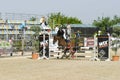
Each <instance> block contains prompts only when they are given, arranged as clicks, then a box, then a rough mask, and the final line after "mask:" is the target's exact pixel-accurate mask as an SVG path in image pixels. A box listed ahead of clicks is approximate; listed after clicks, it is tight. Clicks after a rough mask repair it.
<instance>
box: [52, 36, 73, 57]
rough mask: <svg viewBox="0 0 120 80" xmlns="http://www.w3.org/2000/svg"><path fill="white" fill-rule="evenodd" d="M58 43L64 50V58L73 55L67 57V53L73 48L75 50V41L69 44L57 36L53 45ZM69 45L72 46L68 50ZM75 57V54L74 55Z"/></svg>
mask: <svg viewBox="0 0 120 80" xmlns="http://www.w3.org/2000/svg"><path fill="white" fill-rule="evenodd" d="M57 41H58V46H61V47H62V49H63V48H64V55H63V56H62V58H63V57H66V58H67V57H69V56H70V55H71V53H70V54H69V56H66V52H67V51H68V50H72V49H73V48H75V41H74V40H70V41H69V42H66V40H65V39H64V38H62V37H60V36H57V35H55V36H54V37H53V44H55V43H56V42H57ZM68 45H70V48H69V49H68V48H67V47H68ZM72 55H73V54H72Z"/></svg>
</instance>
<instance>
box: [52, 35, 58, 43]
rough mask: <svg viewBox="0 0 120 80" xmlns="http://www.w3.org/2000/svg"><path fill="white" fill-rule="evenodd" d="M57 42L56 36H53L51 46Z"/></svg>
mask: <svg viewBox="0 0 120 80" xmlns="http://www.w3.org/2000/svg"><path fill="white" fill-rule="evenodd" d="M57 40H58V37H57V36H54V37H53V44H55V43H56V42H57Z"/></svg>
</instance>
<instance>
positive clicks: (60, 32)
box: [57, 28, 64, 39]
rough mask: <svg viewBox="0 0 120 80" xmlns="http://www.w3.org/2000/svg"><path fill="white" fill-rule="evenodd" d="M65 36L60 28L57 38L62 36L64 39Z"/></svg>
mask: <svg viewBox="0 0 120 80" xmlns="http://www.w3.org/2000/svg"><path fill="white" fill-rule="evenodd" d="M63 35H64V31H63V30H62V28H59V30H58V32H57V36H60V37H62V38H63V39H64V37H63Z"/></svg>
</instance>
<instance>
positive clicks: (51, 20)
mask: <svg viewBox="0 0 120 80" xmlns="http://www.w3.org/2000/svg"><path fill="white" fill-rule="evenodd" d="M68 23H71V24H77V23H79V24H81V23H82V22H81V20H79V19H78V18H76V17H68V16H65V15H63V14H61V13H60V12H58V13H51V14H49V15H48V24H49V25H50V26H51V28H54V27H55V25H63V24H68Z"/></svg>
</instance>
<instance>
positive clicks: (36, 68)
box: [0, 57, 120, 80]
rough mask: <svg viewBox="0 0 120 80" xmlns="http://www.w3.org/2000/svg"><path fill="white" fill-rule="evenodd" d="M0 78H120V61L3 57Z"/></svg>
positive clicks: (41, 79) (56, 79) (38, 79)
mask: <svg viewBox="0 0 120 80" xmlns="http://www.w3.org/2000/svg"><path fill="white" fill-rule="evenodd" d="M0 80H120V61H118V62H113V61H81V60H33V59H30V58H29V57H19V58H2V59H0Z"/></svg>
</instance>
